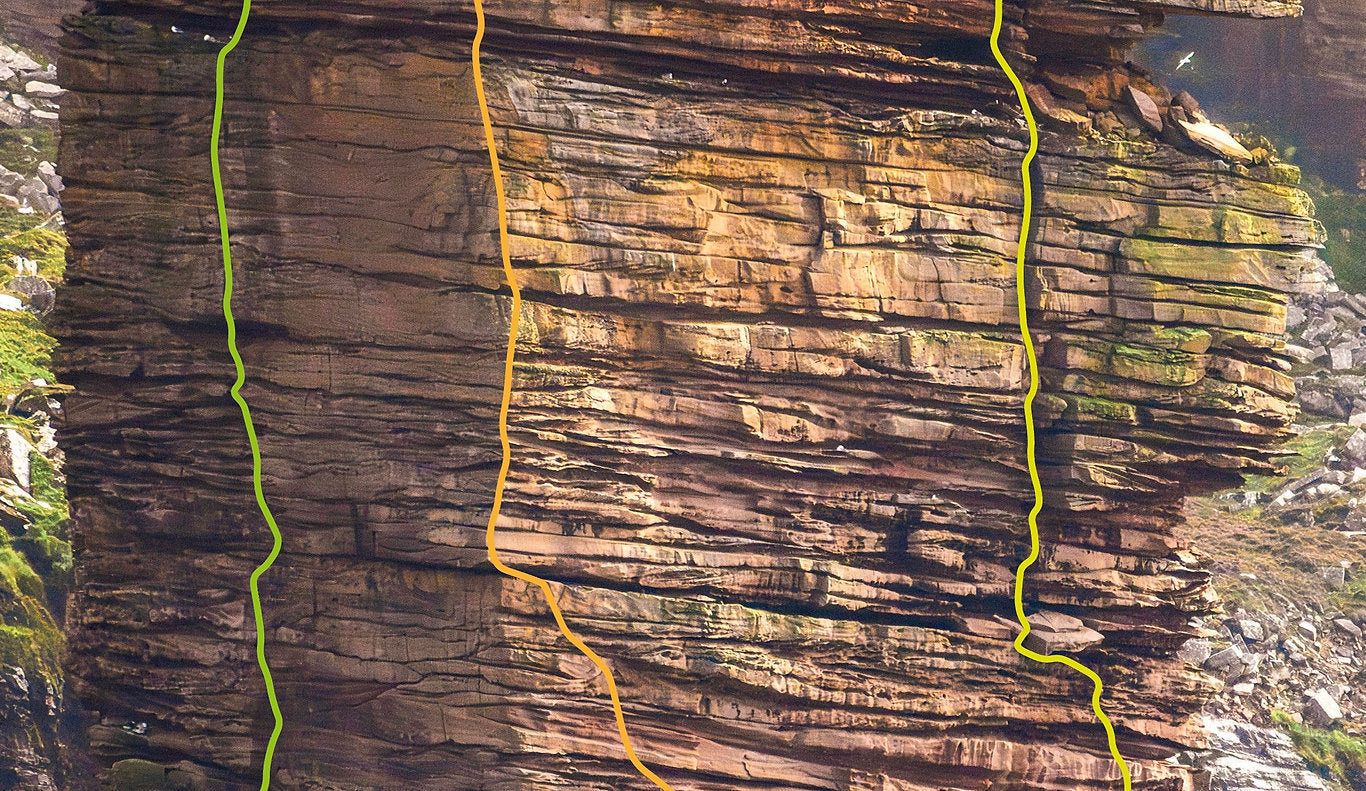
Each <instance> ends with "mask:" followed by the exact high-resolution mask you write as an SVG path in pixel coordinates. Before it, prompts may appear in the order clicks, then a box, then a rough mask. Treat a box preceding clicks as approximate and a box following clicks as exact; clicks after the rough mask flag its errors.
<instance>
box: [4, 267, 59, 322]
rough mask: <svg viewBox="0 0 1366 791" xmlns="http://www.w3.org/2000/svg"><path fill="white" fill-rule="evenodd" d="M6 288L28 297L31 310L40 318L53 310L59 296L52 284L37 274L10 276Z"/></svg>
mask: <svg viewBox="0 0 1366 791" xmlns="http://www.w3.org/2000/svg"><path fill="white" fill-rule="evenodd" d="M5 290H6V291H8V292H10V293H11V294H21V295H23V296H25V297H27V298H28V299H27V301H28V310H29V312H30V313H33V314H34V315H36V316H39V317H40V318H41V317H43V316H46V315H47V314H49V313H51V312H52V306H53V304H54V303H55V302H56V298H57V292H56V291H55V290H54V289H53V288H52V284H51V283H49V282H47V280H46V279H44V278H42V277H38V276H37V275H19V276H17V277H13V278H10V281H9V282H8V283H6V284H5Z"/></svg>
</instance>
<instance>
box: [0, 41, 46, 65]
mask: <svg viewBox="0 0 1366 791" xmlns="http://www.w3.org/2000/svg"><path fill="white" fill-rule="evenodd" d="M0 64H4V65H6V66H8V67H10V68H11V69H13V70H15V71H40V70H42V68H43V67H42V65H41V64H40V63H38V61H36V60H34V59H33V58H30V57H29V56H28V55H26V54H24V53H22V52H18V51H15V50H14V49H11V48H10V47H7V46H5V45H4V44H0Z"/></svg>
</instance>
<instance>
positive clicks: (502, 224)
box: [471, 0, 674, 791]
mask: <svg viewBox="0 0 1366 791" xmlns="http://www.w3.org/2000/svg"><path fill="white" fill-rule="evenodd" d="M474 13H475V17H476V20H477V27H476V29H475V33H474V49H473V52H472V56H471V62H472V64H473V66H474V90H475V93H476V94H478V97H479V115H480V117H481V118H482V119H483V121H484V139H485V140H486V141H487V142H488V149H489V165H490V167H491V168H492V170H493V188H494V191H495V192H496V193H497V197H498V246H499V251H500V253H501V254H502V258H503V274H504V276H506V277H507V281H508V288H510V289H511V290H512V319H511V328H510V329H509V330H508V347H507V356H506V358H505V362H504V365H503V400H502V403H501V404H500V405H499V407H498V440H499V442H500V443H501V444H502V446H503V461H502V464H501V465H500V466H499V468H498V483H497V485H496V486H495V488H494V490H493V511H492V512H491V513H490V514H489V526H488V533H487V541H488V548H489V561H491V562H492V563H493V566H494V568H496V569H498V570H499V571H501V572H503V573H504V574H506V575H508V576H510V577H516V578H517V579H519V580H522V581H523V582H529V583H531V584H532V585H535V586H536V587H538V588H540V589H541V594H542V595H543V596H544V597H545V603H546V604H547V605H548V606H549V607H550V613H551V614H552V615H554V616H555V624H556V625H557V626H559V627H560V634H563V635H564V637H565V639H566V640H568V641H569V642H570V643H571V644H572V645H573V646H574V647H575V648H577V649H579V652H580V653H582V654H583V655H584V656H586V657H588V659H589V660H590V661H592V663H593V664H595V665H597V667H598V670H600V671H602V677H603V678H604V679H606V681H607V693H608V694H609V695H611V697H612V713H613V714H615V715H616V718H617V733H618V734H620V736H621V746H622V747H623V748H625V750H626V757H627V758H629V759H630V760H631V765H632V766H634V767H635V768H636V771H638V772H640V773H641V774H642V775H644V776H645V777H646V778H648V779H649V780H650V781H651V782H653V783H654V784H655V785H657V786H659V787H660V788H661V789H663V790H664V791H674V788H673V786H671V785H669V784H668V783H666V782H664V780H663V779H662V778H661V777H660V776H659V775H657V774H655V773H654V772H652V771H650V768H649V767H648V766H646V765H645V764H644V763H642V762H641V760H640V758H639V757H638V756H637V755H636V750H635V747H633V746H632V745H631V736H630V734H628V733H627V732H626V715H625V714H624V713H623V712H622V710H621V696H620V695H618V694H617V680H616V678H614V677H613V675H612V668H610V667H608V666H607V663H606V662H605V661H603V659H602V657H600V656H598V655H597V654H596V653H595V652H594V651H593V649H591V648H589V647H588V646H587V645H585V644H584V642H583V641H582V640H580V639H579V637H578V635H576V634H574V632H573V631H572V630H570V628H569V624H568V623H566V622H565V620H564V613H563V612H561V611H560V604H559V602H558V601H557V600H556V598H555V592H554V591H553V590H551V588H550V583H549V582H547V581H546V580H543V579H541V578H540V577H537V576H535V575H534V574H528V573H526V572H525V571H520V570H518V569H514V568H512V567H511V566H508V565H506V564H504V563H503V561H501V560H499V558H498V547H497V543H496V525H497V523H498V514H499V511H501V509H502V507H503V490H504V489H505V488H506V487H507V476H508V466H509V465H510V464H511V462H512V448H511V447H510V445H509V444H508V406H509V404H510V403H511V401H512V364H513V360H514V359H515V357H516V354H517V325H518V324H519V323H520V322H521V318H522V290H521V289H520V288H519V287H518V286H517V277H516V275H515V273H514V272H513V271H512V253H511V252H510V247H509V245H508V217H507V198H506V195H505V194H504V191H503V171H502V168H500V167H499V165H498V147H497V145H496V143H495V141H494V138H493V121H492V120H491V119H490V118H489V105H488V100H487V99H486V98H485V96H484V76H483V72H482V70H481V69H480V65H479V46H480V45H481V44H482V43H483V42H484V3H483V0H474Z"/></svg>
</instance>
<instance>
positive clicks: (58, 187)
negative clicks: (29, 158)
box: [38, 162, 66, 197]
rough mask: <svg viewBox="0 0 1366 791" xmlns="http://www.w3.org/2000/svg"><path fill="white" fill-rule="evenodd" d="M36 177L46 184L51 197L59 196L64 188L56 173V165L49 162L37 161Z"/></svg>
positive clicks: (60, 178)
mask: <svg viewBox="0 0 1366 791" xmlns="http://www.w3.org/2000/svg"><path fill="white" fill-rule="evenodd" d="M38 178H39V180H41V181H42V182H43V183H44V184H46V185H47V191H48V192H50V193H52V195H53V197H58V196H60V195H61V193H62V190H63V189H66V185H65V184H63V183H62V177H61V176H59V175H57V166H56V165H53V164H52V163H51V162H39V163H38Z"/></svg>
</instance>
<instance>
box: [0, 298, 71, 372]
mask: <svg viewBox="0 0 1366 791" xmlns="http://www.w3.org/2000/svg"><path fill="white" fill-rule="evenodd" d="M56 345H57V342H56V341H54V340H53V339H52V337H51V336H49V335H48V334H47V333H46V332H44V331H43V325H42V322H40V321H39V320H38V319H37V317H35V316H34V315H33V314H31V313H29V312H28V311H0V392H13V391H14V390H16V389H18V388H20V387H22V386H23V385H25V384H27V383H28V382H29V381H30V380H32V379H44V380H46V381H48V382H51V381H53V375H52V371H51V370H50V369H49V368H48V365H49V364H50V363H51V358H52V350H53V348H55V347H56Z"/></svg>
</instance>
